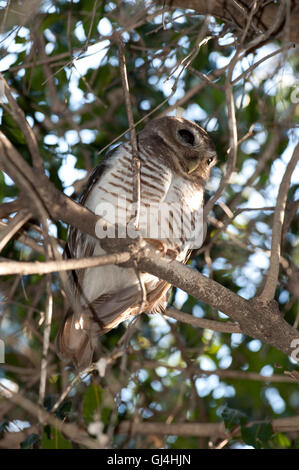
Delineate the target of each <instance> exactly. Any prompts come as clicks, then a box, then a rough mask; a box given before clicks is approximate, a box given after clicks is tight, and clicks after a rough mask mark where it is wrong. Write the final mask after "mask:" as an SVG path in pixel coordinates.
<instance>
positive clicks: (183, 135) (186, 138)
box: [178, 129, 195, 145]
mask: <svg viewBox="0 0 299 470" xmlns="http://www.w3.org/2000/svg"><path fill="white" fill-rule="evenodd" d="M178 134H179V136H180V139H181V140H182V142H184V143H185V144H189V145H194V141H195V138H194V135H193V134H192V132H190V131H188V129H180V130H179V131H178Z"/></svg>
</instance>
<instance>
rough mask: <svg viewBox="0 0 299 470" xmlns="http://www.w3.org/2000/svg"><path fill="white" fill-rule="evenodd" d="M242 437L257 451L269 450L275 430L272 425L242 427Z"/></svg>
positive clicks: (259, 424) (262, 424)
mask: <svg viewBox="0 0 299 470" xmlns="http://www.w3.org/2000/svg"><path fill="white" fill-rule="evenodd" d="M241 436H242V439H243V441H244V442H245V444H248V445H250V446H253V447H254V448H255V449H262V448H269V447H270V440H271V438H272V437H273V429H272V425H271V424H270V423H258V424H252V425H249V426H242V427H241Z"/></svg>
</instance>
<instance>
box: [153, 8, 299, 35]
mask: <svg viewBox="0 0 299 470" xmlns="http://www.w3.org/2000/svg"><path fill="white" fill-rule="evenodd" d="M156 2H157V3H159V4H163V5H169V6H171V7H175V8H177V7H179V8H182V9H186V8H188V9H189V8H190V9H192V10H195V11H196V12H198V13H200V14H202V15H213V16H216V17H217V18H220V19H221V20H224V21H226V22H228V23H229V24H233V25H234V26H235V27H237V28H239V29H240V30H241V31H244V30H245V28H246V24H247V20H248V16H249V10H247V8H244V7H243V5H242V6H240V3H241V2H235V1H232V0H230V1H227V0H211V1H208V2H207V1H206V0H166V1H165V2H162V0H156ZM246 3H247V2H246ZM259 3H260V2H259ZM242 4H244V2H242ZM279 4H280V2H277V3H274V2H269V3H268V2H266V4H265V6H264V7H261V6H259V8H257V11H256V12H255V14H254V15H253V19H252V26H253V28H254V29H255V30H256V29H259V30H260V31H265V30H267V29H270V28H271V27H272V25H273V24H274V22H275V21H276V19H277V12H278V9H279ZM285 21H286V10H285V11H284V14H283V15H281V18H280V20H279V24H278V25H277V28H276V31H275V32H274V33H276V34H277V33H279V32H280V31H281V30H282V28H283V26H284V23H285ZM298 24H299V5H298V2H296V1H292V2H291V15H290V24H289V37H288V38H287V39H288V40H290V41H292V42H296V43H299V28H298ZM274 33H273V34H274Z"/></svg>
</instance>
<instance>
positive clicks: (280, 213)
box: [260, 144, 299, 300]
mask: <svg viewBox="0 0 299 470" xmlns="http://www.w3.org/2000/svg"><path fill="white" fill-rule="evenodd" d="M298 161H299V144H297V146H296V148H295V150H294V152H293V155H292V158H291V159H290V161H289V163H288V166H287V168H286V171H285V174H284V176H283V178H282V181H281V184H280V187H279V192H278V196H277V201H276V208H275V212H274V218H273V228H272V243H271V258H270V267H269V271H268V274H267V280H266V284H265V287H264V289H263V292H262V294H261V296H260V297H261V299H264V300H271V299H273V298H274V295H275V291H276V287H277V280H278V274H279V265H280V253H281V234H282V227H283V221H284V216H285V209H286V202H287V195H288V190H289V186H290V180H291V176H292V173H293V171H294V170H295V167H296V165H297V163H298Z"/></svg>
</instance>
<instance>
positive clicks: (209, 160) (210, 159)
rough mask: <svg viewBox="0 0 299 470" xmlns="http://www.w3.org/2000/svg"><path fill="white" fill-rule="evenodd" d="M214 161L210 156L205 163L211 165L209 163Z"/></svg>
mask: <svg viewBox="0 0 299 470" xmlns="http://www.w3.org/2000/svg"><path fill="white" fill-rule="evenodd" d="M213 161H214V157H210V158H208V159H207V164H208V165H211V163H212V162H213Z"/></svg>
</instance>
